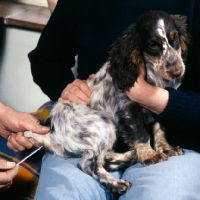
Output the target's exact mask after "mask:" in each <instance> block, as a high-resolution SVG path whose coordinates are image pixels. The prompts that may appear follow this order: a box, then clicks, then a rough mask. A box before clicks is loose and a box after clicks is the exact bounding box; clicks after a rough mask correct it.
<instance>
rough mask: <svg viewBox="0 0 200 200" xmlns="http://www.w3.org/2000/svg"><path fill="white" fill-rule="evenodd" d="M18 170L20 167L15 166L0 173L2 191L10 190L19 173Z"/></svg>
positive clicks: (0, 189)
mask: <svg viewBox="0 0 200 200" xmlns="http://www.w3.org/2000/svg"><path fill="white" fill-rule="evenodd" d="M18 168H19V167H18V166H15V167H14V168H12V169H10V170H7V171H3V172H0V191H3V190H5V189H7V188H9V187H10V186H11V185H12V182H13V179H14V178H15V177H16V175H17V173H18Z"/></svg>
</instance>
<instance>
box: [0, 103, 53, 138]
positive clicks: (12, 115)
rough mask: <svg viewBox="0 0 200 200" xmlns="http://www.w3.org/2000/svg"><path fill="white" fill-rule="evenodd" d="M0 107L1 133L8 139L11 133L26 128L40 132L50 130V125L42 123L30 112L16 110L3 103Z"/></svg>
mask: <svg viewBox="0 0 200 200" xmlns="http://www.w3.org/2000/svg"><path fill="white" fill-rule="evenodd" d="M0 109H1V111H0V135H1V136H2V137H4V138H5V139H8V137H9V136H10V135H11V133H17V132H23V131H26V130H28V131H32V132H34V133H38V134H46V133H48V132H49V131H50V130H49V128H48V127H45V126H42V125H40V122H39V120H38V119H37V118H36V117H34V116H33V115H31V114H29V113H25V112H19V111H16V110H14V109H12V108H9V107H8V106H5V105H2V104H0Z"/></svg>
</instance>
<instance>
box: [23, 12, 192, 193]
mask: <svg viewBox="0 0 200 200" xmlns="http://www.w3.org/2000/svg"><path fill="white" fill-rule="evenodd" d="M187 41H188V37H187V33H186V23H185V18H184V17H181V16H179V15H173V16H169V15H168V14H166V13H164V12H161V11H149V12H147V13H145V14H144V15H143V16H142V17H141V18H139V20H138V21H137V23H136V24H134V25H131V26H130V27H129V28H128V29H127V31H126V35H125V36H124V37H122V38H119V39H118V40H117V41H116V42H115V43H114V45H113V48H112V50H111V52H110V58H109V60H108V61H107V62H106V63H105V64H104V66H103V67H102V68H101V69H100V70H99V71H98V73H97V74H96V75H95V77H94V78H93V79H92V80H87V84H88V85H89V87H90V88H91V97H90V101H91V104H90V105H85V104H76V103H67V104H65V103H57V104H56V105H55V107H54V108H53V109H52V111H51V114H50V117H49V119H50V121H51V132H50V133H49V134H46V135H37V134H34V133H33V134H31V133H29V132H26V133H25V135H26V136H27V137H33V138H35V139H36V140H37V141H38V142H39V143H41V144H43V145H44V146H45V147H46V148H47V149H49V150H51V151H53V152H54V153H55V154H57V155H58V156H61V157H64V158H68V157H77V156H78V157H81V158H82V159H81V161H80V163H79V168H80V169H81V170H82V171H84V172H85V173H87V174H89V175H91V176H92V177H94V178H95V179H97V180H98V181H100V183H101V184H103V185H104V186H105V188H106V189H107V190H109V191H111V192H115V193H119V194H122V193H124V192H126V191H127V190H128V189H129V188H130V187H131V183H129V182H127V181H125V180H120V179H116V178H114V177H112V176H111V175H110V174H109V173H108V172H107V171H106V169H111V170H113V169H118V168H121V167H125V166H130V165H132V164H134V163H135V162H141V163H143V164H144V165H145V166H147V165H151V164H155V163H158V162H162V161H164V160H166V158H167V157H168V156H175V155H181V154H182V150H181V149H180V148H179V147H174V148H173V147H171V146H170V145H169V144H168V143H167V141H166V139H165V131H164V128H163V127H162V126H161V125H160V124H159V123H158V122H154V120H153V118H152V116H151V113H150V112H149V111H148V110H146V109H144V108H142V107H141V106H139V105H138V104H137V103H135V102H133V101H131V100H129V98H127V96H126V94H125V92H124V91H125V90H128V89H129V88H130V87H131V86H132V85H133V84H134V82H135V81H136V79H137V77H138V74H139V62H140V61H141V59H143V60H144V62H145V64H146V76H147V77H146V78H147V81H148V82H149V83H150V84H152V85H156V86H159V87H163V88H164V87H174V88H177V87H178V86H179V85H180V83H181V80H182V77H183V75H184V71H185V65H184V63H183V60H182V58H183V57H185V56H186V53H187V47H186V45H187ZM150 123H153V134H154V149H153V148H152V147H151V146H150V134H149V124H150ZM119 137H120V138H123V140H124V143H126V144H127V145H128V147H129V151H127V152H125V153H115V152H114V151H113V146H114V144H115V142H116V140H117V139H118V138H119ZM105 168H106V169H105Z"/></svg>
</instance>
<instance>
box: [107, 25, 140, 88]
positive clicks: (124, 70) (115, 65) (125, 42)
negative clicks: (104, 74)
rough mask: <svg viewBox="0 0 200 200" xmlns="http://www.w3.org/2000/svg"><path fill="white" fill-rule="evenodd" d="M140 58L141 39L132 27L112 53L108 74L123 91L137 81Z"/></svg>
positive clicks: (115, 45)
mask: <svg viewBox="0 0 200 200" xmlns="http://www.w3.org/2000/svg"><path fill="white" fill-rule="evenodd" d="M140 56H141V52H140V39H139V36H138V35H137V34H136V31H135V25H131V26H130V27H129V28H128V29H127V31H126V35H125V36H124V37H122V38H119V39H118V40H116V42H115V43H114V44H113V47H112V49H111V51H110V58H109V63H110V67H109V69H108V72H109V73H110V75H111V77H112V78H113V81H114V82H115V83H116V84H117V86H118V87H119V88H120V89H121V90H123V91H125V90H128V89H129V88H130V87H131V86H133V84H134V82H135V81H136V80H137V77H138V75H139V60H140Z"/></svg>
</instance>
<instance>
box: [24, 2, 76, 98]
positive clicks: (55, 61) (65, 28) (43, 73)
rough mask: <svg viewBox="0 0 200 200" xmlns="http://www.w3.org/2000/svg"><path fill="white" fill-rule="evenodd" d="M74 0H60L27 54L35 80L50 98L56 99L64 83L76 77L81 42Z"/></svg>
mask: <svg viewBox="0 0 200 200" xmlns="http://www.w3.org/2000/svg"><path fill="white" fill-rule="evenodd" d="M75 2H76V1H74V0H73V1H70V0H59V1H58V4H57V6H56V8H55V10H54V12H53V13H52V15H51V17H50V20H49V22H48V23H47V25H46V27H45V28H44V30H43V32H42V34H41V37H40V39H39V42H38V44H37V46H36V48H35V49H34V50H33V51H32V52H30V53H29V54H28V57H29V60H30V62H31V72H32V75H33V80H34V82H35V83H36V84H38V85H39V86H40V88H41V89H42V91H43V92H44V93H45V94H46V95H47V96H48V97H49V98H50V99H51V100H57V99H58V98H59V97H60V94H61V92H62V90H63V89H64V88H65V86H66V85H67V84H68V83H70V82H72V81H73V80H74V75H73V73H72V71H71V67H73V66H74V64H75V55H76V54H77V51H78V50H77V49H78V45H77V44H76V42H75V39H74V35H75V29H76V17H75V13H76V12H75Z"/></svg>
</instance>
